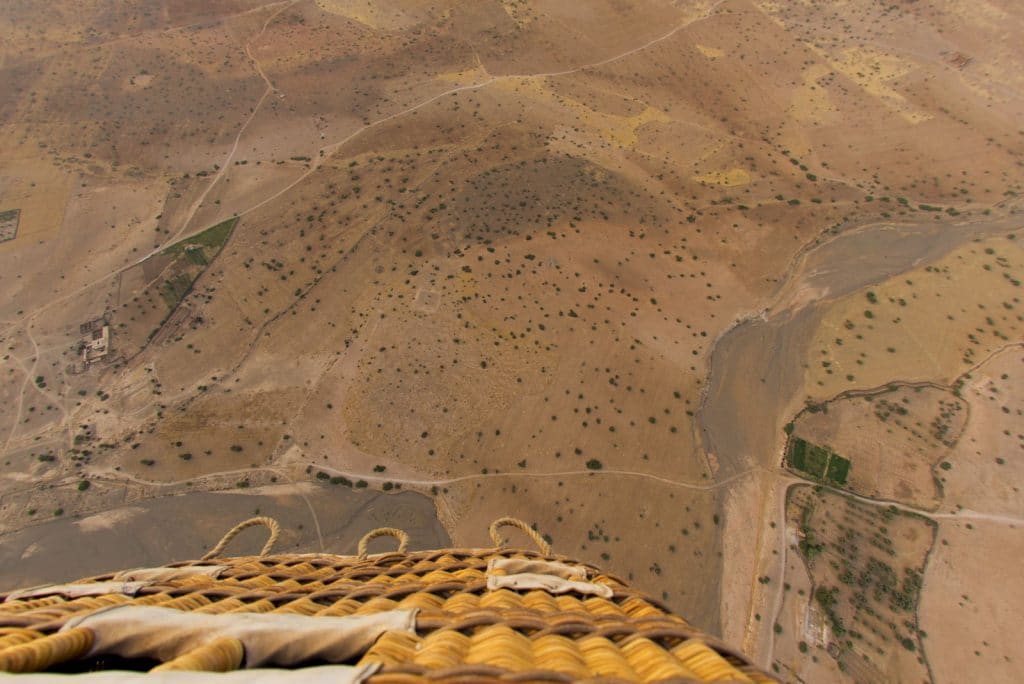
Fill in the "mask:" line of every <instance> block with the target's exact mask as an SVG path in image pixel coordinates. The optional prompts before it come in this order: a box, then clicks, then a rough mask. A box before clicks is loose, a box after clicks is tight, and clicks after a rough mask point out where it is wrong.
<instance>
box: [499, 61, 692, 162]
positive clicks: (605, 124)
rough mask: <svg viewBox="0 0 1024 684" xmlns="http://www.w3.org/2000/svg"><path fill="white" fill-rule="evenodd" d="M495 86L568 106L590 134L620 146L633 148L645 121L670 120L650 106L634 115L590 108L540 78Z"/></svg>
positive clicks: (506, 82)
mask: <svg viewBox="0 0 1024 684" xmlns="http://www.w3.org/2000/svg"><path fill="white" fill-rule="evenodd" d="M498 87H501V88H505V89H508V90H512V91H515V92H516V93H517V95H519V96H520V97H522V96H523V95H529V96H531V97H532V98H533V99H535V100H537V101H539V102H540V103H542V104H545V105H548V106H551V107H558V108H562V109H568V110H570V112H571V113H572V114H574V115H575V116H576V117H577V118H578V120H579V121H580V122H582V123H583V124H585V125H586V126H587V128H588V129H590V131H591V132H592V133H594V134H596V135H597V136H598V137H600V138H601V139H602V140H605V141H607V142H610V143H613V144H614V145H616V146H618V147H622V148H632V147H634V146H635V145H636V144H637V136H638V133H639V130H640V129H641V128H643V127H644V126H646V125H647V124H650V123H657V122H662V123H667V122H670V121H672V118H671V117H670V116H669V115H668V114H666V113H665V112H663V111H662V110H660V109H655V108H654V107H645V109H644V110H643V111H642V112H640V113H639V114H636V115H635V116H619V115H616V114H609V113H607V112H602V111H599V110H596V109H592V108H591V107H588V106H587V105H585V104H583V103H582V102H580V101H578V100H575V99H573V98H571V97H566V96H565V95H559V94H557V93H555V92H554V91H552V90H551V89H550V88H548V87H547V86H546V85H545V81H544V79H543V78H522V79H518V80H516V81H515V82H514V83H513V82H509V81H501V82H499V84H498Z"/></svg>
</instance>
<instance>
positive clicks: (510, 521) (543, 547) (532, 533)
mask: <svg viewBox="0 0 1024 684" xmlns="http://www.w3.org/2000/svg"><path fill="white" fill-rule="evenodd" d="M500 527H515V528H518V529H520V530H522V531H523V532H525V533H526V535H527V536H528V537H529V538H530V539H532V540H533V543H534V544H536V545H537V548H538V549H540V552H541V553H542V554H544V555H545V556H550V555H551V545H550V544H548V543H547V542H546V541H544V538H543V537H541V536H540V533H539V532H537V530H535V529H533V528H532V527H530V526H529V525H527V524H526V523H524V522H523V521H522V520H520V519H519V518H507V517H506V518H498V519H497V520H495V521H494V522H492V523H491V526H490V528H488V530H487V531H488V532H489V533H490V535H491V541H493V542H494V546H495V548H501V547H502V546H504V545H505V540H504V539H502V538H501V535H500V534H498V528H500Z"/></svg>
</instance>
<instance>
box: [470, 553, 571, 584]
mask: <svg viewBox="0 0 1024 684" xmlns="http://www.w3.org/2000/svg"><path fill="white" fill-rule="evenodd" d="M495 570H502V571H504V573H505V574H506V575H518V574H520V573H524V572H525V573H531V574H535V575H551V576H553V577H561V578H562V579H568V580H585V579H587V569H586V568H584V567H580V566H577V565H567V564H566V563H559V562H557V561H544V560H533V559H530V558H492V559H491V560H490V561H488V563H487V574H491V573H492V572H494V571H495Z"/></svg>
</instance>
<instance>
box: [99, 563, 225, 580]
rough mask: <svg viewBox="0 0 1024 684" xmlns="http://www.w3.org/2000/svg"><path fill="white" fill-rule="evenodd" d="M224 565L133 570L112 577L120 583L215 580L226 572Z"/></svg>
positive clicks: (123, 571)
mask: <svg viewBox="0 0 1024 684" xmlns="http://www.w3.org/2000/svg"><path fill="white" fill-rule="evenodd" d="M227 568H228V566H226V565H186V566H185V567H181V568H135V569H134V570H122V571H121V572H119V573H117V574H116V575H114V579H115V580H118V581H120V582H170V581H172V580H182V579H188V578H190V577H209V578H211V579H216V578H218V577H220V574H221V573H222V572H224V571H225V570H227Z"/></svg>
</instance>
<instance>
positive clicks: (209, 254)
mask: <svg viewBox="0 0 1024 684" xmlns="http://www.w3.org/2000/svg"><path fill="white" fill-rule="evenodd" d="M236 223H238V217H237V216H233V217H232V218H229V219H227V220H225V221H221V222H220V223H218V224H217V225H215V226H212V227H210V228H207V229H206V230H204V231H203V232H202V233H199V234H198V235H193V236H192V237H189V238H185V239H184V240H180V241H178V242H175V243H174V244H173V245H171V246H170V247H168V248H167V249H165V250H164V254H170V255H174V256H177V255H179V254H182V253H185V254H189V253H191V252H199V251H200V250H197V249H190V250H187V249H185V248H186V247H188V246H190V245H198V246H200V247H202V250H201V254H202V256H203V257H204V258H205V260H206V261H205V262H203V263H206V262H208V261H209V260H210V259H212V258H213V257H215V256H217V253H218V252H219V251H220V248H221V247H223V246H224V243H225V242H227V241H228V237H229V236H230V235H231V231H232V230H234V229H235V224H236Z"/></svg>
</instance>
